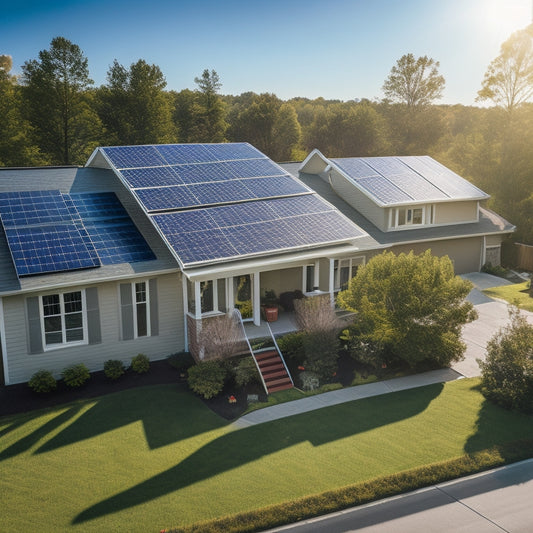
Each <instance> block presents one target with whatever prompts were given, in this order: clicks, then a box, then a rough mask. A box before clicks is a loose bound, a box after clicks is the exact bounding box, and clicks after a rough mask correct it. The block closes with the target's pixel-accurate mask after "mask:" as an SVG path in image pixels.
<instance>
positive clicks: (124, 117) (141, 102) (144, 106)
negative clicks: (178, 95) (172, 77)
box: [98, 59, 177, 144]
mask: <svg viewBox="0 0 533 533" xmlns="http://www.w3.org/2000/svg"><path fill="white" fill-rule="evenodd" d="M165 87H166V80H165V77H164V76H163V73H162V72H161V69H160V68H159V67H158V66H157V65H149V64H148V63H147V62H146V61H144V59H139V60H138V61H137V62H136V63H132V64H131V65H130V68H129V69H127V68H126V67H124V66H123V65H121V64H120V63H119V62H118V61H117V60H116V59H115V61H114V62H113V65H111V67H110V69H109V70H108V72H107V85H105V86H103V87H101V88H100V90H99V91H98V98H99V102H100V105H99V115H100V118H101V120H102V123H103V124H104V126H105V128H106V131H107V144H158V143H171V142H174V141H175V140H176V136H177V131H176V127H175V125H174V123H173V122H172V111H171V109H172V96H171V95H168V94H167V93H165V92H164V88H165Z"/></svg>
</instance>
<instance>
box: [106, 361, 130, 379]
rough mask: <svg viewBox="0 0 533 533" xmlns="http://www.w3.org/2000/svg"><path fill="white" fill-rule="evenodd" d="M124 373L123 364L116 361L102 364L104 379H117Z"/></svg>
mask: <svg viewBox="0 0 533 533" xmlns="http://www.w3.org/2000/svg"><path fill="white" fill-rule="evenodd" d="M124 372H126V369H125V368H124V363H123V362H122V361H119V360H118V359H109V360H107V361H106V362H105V363H104V374H105V377H106V378H109V379H113V380H115V379H118V378H119V377H120V376H122V374H124Z"/></svg>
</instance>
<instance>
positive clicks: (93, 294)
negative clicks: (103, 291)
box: [85, 287, 102, 344]
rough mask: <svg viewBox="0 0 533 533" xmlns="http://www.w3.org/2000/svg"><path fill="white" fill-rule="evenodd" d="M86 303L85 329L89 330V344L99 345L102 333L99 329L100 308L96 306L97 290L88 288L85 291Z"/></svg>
mask: <svg viewBox="0 0 533 533" xmlns="http://www.w3.org/2000/svg"><path fill="white" fill-rule="evenodd" d="M85 301H86V302H87V328H88V330H89V344H100V343H101V342H102V332H101V328H100V307H99V306H98V289H97V288H96V287H90V288H89V289H86V290H85Z"/></svg>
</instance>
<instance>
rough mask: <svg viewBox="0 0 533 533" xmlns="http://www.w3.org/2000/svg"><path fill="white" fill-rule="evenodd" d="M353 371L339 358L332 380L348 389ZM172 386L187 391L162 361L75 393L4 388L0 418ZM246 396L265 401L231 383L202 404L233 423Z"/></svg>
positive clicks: (99, 379)
mask: <svg viewBox="0 0 533 533" xmlns="http://www.w3.org/2000/svg"><path fill="white" fill-rule="evenodd" d="M354 369H355V363H354V361H353V359H352V358H350V357H348V356H342V355H341V357H340V358H339V369H338V371H337V375H336V376H335V378H334V380H335V381H336V382H340V383H341V384H342V385H343V386H348V385H350V383H351V381H352V379H353V373H354ZM293 375H296V373H295V372H293ZM172 383H176V384H181V386H183V387H187V382H186V379H185V377H181V376H180V373H179V372H178V371H177V370H176V369H175V368H173V367H172V366H171V365H170V364H169V362H168V361H167V360H162V361H153V362H151V363H150V370H149V372H147V373H146V374H137V373H135V372H133V371H132V370H128V371H126V373H125V374H124V375H123V376H121V377H120V378H119V379H117V380H115V381H112V380H110V379H109V378H107V377H106V376H105V374H104V372H103V371H101V372H92V373H91V378H90V379H89V381H87V383H86V384H84V385H83V386H82V387H79V388H76V389H72V388H69V387H67V386H66V385H65V384H64V383H63V382H62V381H61V380H60V381H58V384H57V389H56V390H55V391H54V392H52V393H48V394H38V393H35V392H33V391H32V390H31V389H30V388H29V387H28V385H27V384H26V383H20V384H17V385H8V386H7V387H2V386H0V416H5V415H11V414H15V413H23V412H27V411H33V410H35V409H44V408H48V407H55V406H58V405H62V404H65V403H70V402H73V401H76V400H83V399H87V398H96V397H99V396H104V395H106V394H111V393H113V392H119V391H122V390H126V389H131V388H134V387H142V386H145V385H162V384H172ZM249 395H254V396H257V399H258V401H260V402H264V401H266V394H265V391H264V389H263V387H262V386H261V385H258V384H250V385H247V386H246V387H244V388H237V387H235V385H233V384H231V383H229V384H227V385H226V387H225V388H224V390H223V391H222V393H221V394H219V395H218V396H217V397H216V398H212V399H209V400H203V401H204V403H205V405H206V406H207V407H209V409H211V410H212V411H214V412H215V413H217V414H218V415H219V416H221V417H223V418H225V419H226V420H234V419H235V418H238V417H239V416H241V415H242V414H243V413H244V411H245V410H246V409H247V408H248V397H249ZM232 396H233V397H234V398H235V399H236V402H232V401H230V398H231V397H232ZM254 399H255V398H254Z"/></svg>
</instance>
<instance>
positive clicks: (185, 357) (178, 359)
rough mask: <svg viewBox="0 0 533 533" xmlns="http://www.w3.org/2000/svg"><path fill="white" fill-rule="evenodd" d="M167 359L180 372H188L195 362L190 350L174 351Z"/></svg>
mask: <svg viewBox="0 0 533 533" xmlns="http://www.w3.org/2000/svg"><path fill="white" fill-rule="evenodd" d="M167 361H168V364H169V365H170V366H171V367H173V368H175V369H176V370H177V371H178V372H186V371H187V370H189V368H191V366H193V365H194V364H195V363H194V358H193V356H192V355H191V354H190V353H189V352H178V353H173V354H172V355H169V356H168V357H167Z"/></svg>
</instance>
